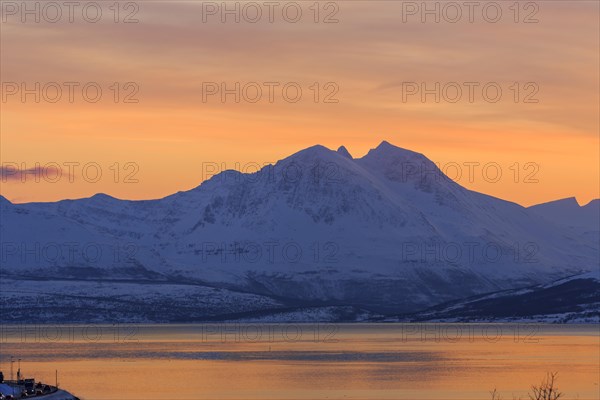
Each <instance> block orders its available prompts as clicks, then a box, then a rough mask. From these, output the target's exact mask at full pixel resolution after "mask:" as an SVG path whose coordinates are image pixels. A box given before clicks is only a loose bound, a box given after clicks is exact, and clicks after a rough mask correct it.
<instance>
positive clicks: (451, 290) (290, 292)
mask: <svg viewBox="0 0 600 400" xmlns="http://www.w3.org/2000/svg"><path fill="white" fill-rule="evenodd" d="M0 212H1V216H2V218H1V221H0V233H1V234H2V244H3V254H2V273H3V274H4V275H8V276H10V277H11V278H13V279H18V277H19V276H31V275H38V276H44V277H46V278H52V277H61V278H64V277H70V278H78V279H84V278H86V279H87V278H93V279H110V278H114V277H120V278H123V277H126V278H127V277H128V278H130V279H132V280H135V279H142V278H143V279H153V280H157V281H163V282H171V283H174V282H181V281H182V280H188V281H190V282H195V283H198V284H202V285H209V286H211V287H218V288H223V289H226V290H234V291H242V292H244V293H252V294H255V295H258V296H266V297H269V298H282V297H283V298H286V299H288V300H289V301H291V302H292V303H294V305H295V306H299V305H301V304H303V303H305V304H307V305H310V306H316V305H322V306H355V307H359V308H366V309H368V310H371V311H373V312H382V313H389V312H410V311H415V310H419V309H424V308H426V307H430V306H433V305H435V304H440V303H442V302H446V301H450V300H455V299H460V298H465V297H468V296H472V295H477V294H483V293H489V292H493V291H498V290H502V289H513V288H518V287H524V286H530V285H536V284H544V283H547V282H551V281H553V280H556V279H560V278H562V277H566V276H569V275H573V274H576V273H581V272H585V271H592V270H594V268H597V260H598V244H597V243H596V244H595V245H594V244H593V243H592V242H591V241H589V240H588V239H586V238H583V239H582V238H580V237H579V235H577V234H576V232H573V231H571V230H569V229H561V228H560V227H558V226H557V225H556V224H554V223H552V222H551V221H548V220H546V219H545V218H543V217H541V216H539V215H537V214H536V213H533V212H531V210H528V209H526V208H523V207H521V206H519V205H517V204H514V203H510V202H507V201H503V200H500V199H497V198H494V197H491V196H486V195H483V194H480V193H476V192H472V191H469V190H467V189H465V188H463V187H461V186H460V185H458V184H456V183H455V182H453V181H452V180H450V179H449V178H447V177H446V176H444V175H443V174H442V173H441V172H440V171H439V170H438V169H437V167H436V166H435V164H433V163H432V162H431V161H429V160H428V159H427V158H426V157H425V156H423V155H421V154H418V153H414V152H411V151H409V150H404V149H401V148H398V147H395V146H393V145H391V144H389V143H387V142H383V143H382V144H380V145H379V146H378V147H377V148H375V149H373V150H371V151H370V152H369V153H368V154H367V155H366V156H365V157H363V158H360V159H353V158H352V157H351V155H350V154H349V153H348V152H347V150H345V148H340V150H338V151H337V152H336V151H332V150H329V149H327V148H325V147H323V146H313V147H310V148H308V149H305V150H302V151H300V152H298V153H296V154H293V155H292V156H290V157H288V158H286V159H283V160H281V161H279V162H277V163H276V164H274V165H270V166H267V167H265V168H263V169H262V170H260V171H258V172H256V173H253V174H242V173H239V172H236V171H226V172H223V173H221V174H219V175H216V176H214V177H212V178H211V179H209V180H207V181H205V182H203V183H202V184H201V185H200V186H198V187H196V188H194V189H192V190H190V191H186V192H179V193H176V194H173V195H171V196H168V197H165V198H163V199H159V200H151V201H125V200H118V199H114V198H112V197H110V196H106V195H96V196H93V197H91V198H88V199H81V200H66V201H60V202H56V203H30V204H10V203H9V202H8V201H5V200H4V201H2V202H1V205H0ZM57 241H58V242H69V243H77V244H79V247H80V248H83V247H85V246H86V244H90V243H91V244H92V245H91V247H90V246H88V248H86V250H89V249H95V248H96V247H99V248H101V249H102V251H101V253H102V256H101V257H97V258H95V259H93V260H90V258H93V257H90V256H89V254H87V253H88V252H87V251H86V252H84V251H80V252H79V253H81V254H78V253H76V255H75V256H72V257H61V258H58V259H57V258H51V257H44V256H42V257H39V259H36V260H33V259H32V257H31V255H29V253H27V251H25V254H23V251H21V250H19V249H20V248H19V246H22V247H24V248H25V249H31V248H35V245H36V244H39V246H40V247H41V248H44V246H46V247H48V243H53V242H57ZM8 242H10V243H12V244H13V247H10V246H5V243H8ZM14 244H17V250H15V248H14ZM96 244H97V246H95V245H96ZM34 253H35V252H34ZM115 254H117V256H116V257H115ZM86 256H87V257H86ZM92 261H93V262H92ZM86 273H87V274H88V275H87V276H86Z"/></svg>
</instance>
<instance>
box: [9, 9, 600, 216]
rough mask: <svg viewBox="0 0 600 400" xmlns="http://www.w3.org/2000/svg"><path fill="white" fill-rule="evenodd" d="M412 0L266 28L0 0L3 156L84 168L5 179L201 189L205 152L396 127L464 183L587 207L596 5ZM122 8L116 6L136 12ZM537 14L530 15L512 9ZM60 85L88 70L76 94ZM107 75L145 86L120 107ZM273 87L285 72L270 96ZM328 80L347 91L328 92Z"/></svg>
mask: <svg viewBox="0 0 600 400" xmlns="http://www.w3.org/2000/svg"><path fill="white" fill-rule="evenodd" d="M258 3H259V4H262V3H261V2H258ZM332 3H333V2H332ZM402 3H403V2H391V1H368V2H367V1H352V2H348V1H346V2H343V1H341V2H335V3H333V4H335V5H336V7H337V8H333V6H331V8H328V9H325V6H326V4H327V3H326V2H325V3H319V4H321V7H322V8H323V9H321V10H320V11H321V13H320V14H319V19H320V20H322V19H323V18H325V15H329V13H330V12H332V11H335V10H338V11H337V12H336V13H335V15H334V18H337V19H338V22H337V23H327V24H326V23H323V22H322V21H321V22H319V23H315V22H314V21H313V18H314V15H313V10H312V9H310V8H309V7H311V5H312V4H313V2H298V3H296V4H300V5H301V9H302V11H303V17H302V19H301V20H300V21H299V22H297V23H290V22H287V21H286V20H285V19H284V18H283V17H282V14H281V13H277V12H275V14H274V22H272V23H270V22H268V21H267V20H266V17H264V18H263V19H262V20H261V21H260V22H259V23H248V22H245V21H243V18H242V21H241V22H240V23H234V22H233V20H232V18H231V17H230V19H229V20H228V21H227V22H226V23H222V22H221V21H220V14H217V15H216V16H213V15H208V16H206V15H205V16H206V17H207V20H208V22H203V13H202V12H203V8H202V3H200V2H170V3H167V2H154V1H153V2H144V1H142V2H138V3H136V4H138V5H139V11H138V12H136V13H135V18H137V19H138V20H139V22H138V23H129V24H124V23H122V22H120V23H114V21H113V20H112V18H113V15H112V14H110V13H109V12H110V10H108V8H107V7H108V3H102V4H103V5H104V9H103V11H104V14H103V18H102V19H101V20H100V22H98V23H95V24H92V23H89V22H86V21H85V20H83V19H82V18H81V17H80V14H77V13H75V21H74V22H73V23H68V22H65V21H62V22H58V23H50V22H48V21H42V22H40V23H34V22H31V21H26V23H22V22H21V21H20V20H19V15H17V16H14V15H7V13H6V10H3V11H4V13H3V16H2V17H3V19H2V24H1V35H0V42H1V61H0V67H1V71H0V73H1V81H2V83H3V95H5V96H6V98H5V99H2V102H1V103H0V107H1V110H0V111H1V117H0V128H1V140H0V145H1V148H0V158H1V161H2V165H3V166H5V167H13V166H14V165H19V166H23V167H24V168H25V169H33V168H35V167H36V163H39V164H40V166H42V167H44V166H46V167H52V166H54V165H61V166H63V169H64V170H65V172H66V168H68V167H65V165H67V166H68V165H69V163H79V165H78V166H75V167H73V168H74V170H73V171H74V173H73V176H72V182H71V180H70V179H69V177H67V176H66V173H65V174H63V176H62V177H61V178H60V179H59V180H58V182H52V180H53V176H50V175H48V177H46V178H47V179H40V182H36V181H35V175H33V174H30V175H26V181H25V182H24V183H23V182H22V181H19V180H15V179H10V177H9V178H5V179H4V180H3V181H2V182H1V183H0V185H1V188H0V192H1V194H2V195H4V196H6V197H7V198H8V199H10V200H12V201H14V202H27V201H50V200H58V199H63V198H79V197H87V196H90V195H93V194H94V193H98V192H105V193H108V194H111V195H113V196H115V197H119V198H128V199H144V198H157V197H162V196H165V195H168V194H171V193H174V192H176V191H179V190H187V189H190V188H192V187H194V186H197V185H198V184H199V183H200V182H201V181H202V179H203V177H205V174H203V171H202V168H203V167H202V166H203V163H204V165H206V163H218V164H221V163H225V165H226V166H227V167H228V168H235V167H236V163H237V164H238V165H241V166H244V165H252V164H249V163H259V164H262V163H265V162H273V161H276V160H278V159H281V158H283V157H286V156H288V155H289V154H291V153H294V152H296V151H298V150H300V149H302V148H305V147H308V146H311V145H314V144H317V143H319V144H322V145H325V146H327V147H330V148H332V149H336V148H337V147H338V146H340V145H342V144H344V145H345V146H346V147H347V148H348V149H349V150H350V152H351V153H352V154H353V155H354V156H355V157H356V156H362V155H364V154H365V153H366V152H367V151H368V150H369V149H370V148H372V147H375V146H376V145H377V144H378V143H379V142H380V141H381V140H388V141H389V142H391V143H393V144H395V145H397V146H400V147H405V148H408V149H411V150H415V151H418V152H421V153H424V154H425V155H427V156H428V157H429V158H430V159H432V160H433V161H436V162H439V163H440V165H441V166H442V167H444V166H445V167H447V168H448V173H449V175H451V176H456V171H457V169H456V165H459V166H461V172H462V174H463V176H462V178H461V179H460V180H458V181H459V183H461V184H462V185H464V186H466V187H468V188H471V189H474V190H477V191H481V192H484V193H488V194H491V195H494V196H497V197H500V198H504V199H507V200H512V201H515V202H518V203H520V204H523V205H530V204H535V203H540V202H545V201H550V200H554V199H558V198H563V197H570V196H576V197H577V199H578V201H579V202H580V204H584V203H587V202H588V201H589V200H591V199H593V198H597V197H599V196H600V194H599V190H600V188H599V181H600V174H599V153H600V147H599V146H600V141H599V135H598V134H599V106H600V105H599V86H600V83H599V75H598V70H599V68H600V65H599V54H600V47H599V46H600V45H599V39H598V37H599V34H600V31H599V20H598V13H599V12H600V10H599V6H598V3H597V2H594V1H570V2H566V1H564V2H562V1H542V2H534V3H535V4H537V5H538V7H539V10H538V11H537V12H536V13H535V18H537V19H538V22H537V23H522V22H521V23H515V22H514V21H513V18H514V15H513V14H512V12H513V11H512V10H510V9H509V8H508V7H509V3H510V4H512V3H513V2H500V3H503V8H502V11H503V16H502V18H501V19H500V21H499V22H497V23H490V22H487V21H486V20H485V19H484V18H483V17H482V14H481V12H479V13H478V12H477V11H476V12H475V14H474V22H473V23H471V22H469V21H468V20H467V19H466V16H465V18H463V19H462V20H460V21H459V22H457V23H449V22H447V21H444V20H443V18H442V20H441V22H440V23H435V22H434V21H433V20H432V19H429V20H427V21H426V22H425V23H422V22H421V21H420V16H419V15H416V16H409V17H407V22H403V21H402V15H403V14H402V11H403V9H402V7H403V4H402ZM459 3H460V2H459ZM483 3H485V2H482V4H483ZM19 4H20V3H19ZM110 4H112V2H110ZM123 4H124V3H121V5H123ZM215 4H221V3H220V2H218V3H215ZM230 4H233V3H230ZM241 4H244V3H241ZM281 4H285V3H281ZM415 4H421V2H417V3H415ZM441 4H443V3H441ZM232 7H233V6H232ZM327 7H329V6H327ZM121 11H122V12H121V14H120V16H119V18H120V19H122V18H123V17H124V16H125V15H126V14H129V10H121ZM263 11H265V10H264V9H263ZM530 12H531V10H521V13H520V15H519V18H520V19H523V18H524V16H525V15H528V14H529V13H530ZM11 82H15V83H17V84H21V83H23V82H25V83H26V85H27V87H28V88H33V87H34V85H35V83H36V82H40V84H41V86H43V85H44V84H47V83H48V82H57V83H58V84H59V85H60V86H61V87H62V88H63V94H62V98H61V99H60V100H59V101H58V102H56V103H50V102H48V101H46V100H47V99H48V98H49V97H52V96H54V92H53V91H51V90H50V91H49V92H47V94H48V97H43V96H42V98H41V101H40V102H39V103H35V102H34V100H33V99H34V96H33V95H28V97H26V98H25V102H23V101H22V100H21V96H20V93H17V94H15V95H7V90H8V88H9V87H8V86H6V85H7V84H10V83H11ZM64 82H77V83H79V86H78V88H76V89H75V92H74V101H73V102H72V103H70V102H69V101H68V99H67V97H68V96H67V91H66V90H67V89H65V86H64ZM87 82H97V83H98V85H99V86H100V87H101V88H102V91H103V96H102V99H101V100H100V101H98V102H97V103H90V102H86V101H85V100H84V99H83V97H82V94H81V87H82V86H83V85H85V84H86V83H87ZM114 82H119V83H120V86H121V90H120V95H121V98H120V99H121V100H122V96H123V95H125V94H127V93H129V92H130V91H131V87H130V88H128V89H124V88H123V85H124V84H125V83H126V82H135V84H136V85H137V87H138V88H139V92H138V93H137V94H136V95H135V96H134V97H135V98H136V99H138V100H139V102H138V103H123V102H122V101H120V102H118V103H115V102H114V100H112V98H113V97H112V96H113V91H112V90H111V89H110V87H111V85H112V84H113V83H114ZM203 82H204V83H205V82H217V83H221V82H226V84H227V85H228V87H230V88H231V87H233V86H234V84H235V82H240V83H241V85H242V86H243V85H244V84H246V83H248V82H258V83H259V84H260V85H261V86H262V88H263V97H262V99H261V100H259V101H258V102H256V103H251V102H249V101H245V100H244V99H243V98H242V99H241V101H240V102H239V103H236V102H234V101H233V95H230V96H229V97H227V98H226V101H225V102H222V101H220V100H219V99H220V97H219V95H218V94H217V95H215V96H212V97H208V98H207V101H206V102H203ZM264 82H277V83H279V86H278V87H277V88H276V89H275V92H274V95H275V97H274V101H273V102H269V101H268V92H267V90H268V89H267V87H266V86H264V85H263V83H264ZM289 82H295V83H296V85H297V86H299V87H300V88H301V89H302V99H301V100H300V101H298V102H296V103H291V102H286V101H285V100H284V99H283V97H282V92H281V87H282V86H283V85H284V84H286V83H289ZM315 82H317V83H318V87H319V95H320V98H319V100H320V101H319V102H315V101H314V99H313V95H314V92H315V90H314V86H312V84H313V83H315ZM328 82H333V83H334V85H333V86H326V84H327V83H328ZM403 82H417V83H419V84H420V83H422V82H425V83H426V84H427V87H433V86H434V84H435V82H440V84H441V85H444V84H446V83H448V82H458V83H460V84H461V85H462V84H463V83H464V82H477V83H478V84H479V89H476V90H475V92H474V93H475V98H474V101H473V102H469V101H468V100H467V93H466V89H465V86H462V87H463V89H464V91H463V97H462V98H461V99H460V100H459V101H457V102H456V103H452V102H450V101H448V98H449V97H452V95H453V92H448V93H447V94H448V96H447V97H446V98H441V100H440V102H439V103H436V102H435V101H434V100H433V95H429V96H428V97H426V99H425V100H426V101H425V102H422V101H421V100H420V97H419V95H415V96H412V97H407V99H406V101H403V89H404V90H406V85H404V86H403ZM488 82H495V83H497V85H498V86H499V87H500V88H501V89H502V90H503V94H502V98H501V99H500V100H499V101H498V102H496V103H491V102H487V101H485V99H484V98H483V97H482V93H481V87H482V86H483V85H485V84H486V83H488ZM515 82H518V87H519V96H520V97H519V100H520V101H519V102H515V101H514V99H513V95H514V89H511V87H512V88H514V86H512V85H513V84H514V83H515ZM527 82H533V84H534V86H535V87H536V88H537V89H539V90H538V91H537V93H536V94H535V95H534V96H533V98H534V99H537V100H538V102H537V103H524V102H523V101H522V100H523V98H524V96H525V95H526V94H528V93H530V92H531V91H532V90H533V89H532V88H533V87H534V86H529V87H525V84H526V83H527ZM311 87H312V88H313V89H311ZM335 87H337V88H338V89H339V90H338V91H337V93H336V94H335V95H334V96H333V98H334V99H337V100H338V102H337V103H324V102H323V101H322V100H323V97H324V96H325V95H327V94H328V93H331V92H332V91H333V89H332V88H335ZM248 93H249V95H248V96H249V97H251V96H253V93H254V92H248ZM289 93H293V91H290V92H289ZM472 162H478V163H480V166H479V167H476V168H475V174H474V175H473V179H472V182H470V181H469V180H468V177H467V176H466V175H467V173H468V169H467V166H466V165H465V163H472ZM89 163H95V164H93V165H92V169H88V170H87V171H88V174H87V175H86V176H85V177H84V176H83V174H82V171H81V170H82V166H83V165H85V164H89ZM115 163H118V168H115ZM490 163H496V164H494V165H497V166H499V167H500V168H501V171H502V177H501V178H500V179H499V180H498V181H497V182H492V181H491V180H492V179H490V177H489V176H485V175H484V174H483V172H482V168H483V166H484V165H485V164H490ZM515 163H517V164H515ZM70 165H74V164H70ZM94 166H96V167H98V166H99V167H100V169H101V171H102V177H100V178H98V180H97V182H91V181H93V180H94V179H93V175H94V172H95V169H94V168H96V167H94ZM111 166H112V167H111ZM451 167H452V168H453V169H452V168H451ZM248 168H250V169H251V167H248ZM116 169H118V170H119V171H120V173H119V175H118V176H115V170H116ZM516 170H518V171H519V174H518V176H515V171H516ZM492 172H493V171H492ZM129 173H131V174H132V175H131V176H129V179H127V176H128V174H129ZM90 174H91V175H92V177H91V178H90ZM529 174H532V175H529ZM84 178H85V179H84ZM492 178H493V176H492ZM86 179H87V181H86ZM115 180H116V181H117V182H115ZM135 181H137V182H135ZM536 181H537V182H536Z"/></svg>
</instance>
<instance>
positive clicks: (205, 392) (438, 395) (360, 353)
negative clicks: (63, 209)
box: [0, 324, 600, 400]
mask: <svg viewBox="0 0 600 400" xmlns="http://www.w3.org/2000/svg"><path fill="white" fill-rule="evenodd" d="M598 329H599V326H598V325H578V326H573V325H569V326H565V325H524V324H522V325H517V324H191V325H112V326H111V325H93V326H92V325H88V326H83V325H69V326H67V325H38V326H32V325H27V326H23V325H21V326H14V325H13V326H2V331H1V334H2V336H1V341H0V343H1V346H0V362H1V366H0V369H2V370H3V371H4V373H5V376H7V377H8V376H9V371H10V362H9V360H10V356H11V355H12V356H15V357H16V358H21V359H22V370H23V372H24V373H25V375H26V376H35V377H36V379H41V380H43V381H47V382H49V383H54V381H55V370H56V369H58V373H59V384H60V386H61V387H63V388H65V389H67V390H69V391H71V392H72V393H74V394H75V395H77V396H79V397H80V398H82V399H84V400H91V399H119V400H121V399H229V400H231V399H427V400H429V399H489V398H490V394H489V391H490V390H493V389H494V388H497V389H498V391H499V392H500V393H501V394H502V397H503V398H508V399H512V398H513V396H515V398H519V396H520V397H522V398H528V397H527V390H528V389H529V388H530V386H531V384H538V383H540V381H541V380H542V378H543V377H544V376H545V374H546V373H547V372H551V371H554V372H558V374H559V380H558V383H559V388H560V390H561V391H562V392H564V393H565V399H580V400H583V399H599V398H600V394H599V391H600V388H599V380H600V378H599V376H600V336H599V332H598ZM15 371H16V369H15Z"/></svg>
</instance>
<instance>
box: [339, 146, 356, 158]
mask: <svg viewBox="0 0 600 400" xmlns="http://www.w3.org/2000/svg"><path fill="white" fill-rule="evenodd" d="M337 152H338V153H339V154H341V155H343V156H344V157H346V158H349V159H352V155H351V154H350V152H349V151H348V149H347V148H346V147H345V146H340V147H339V148H338V149H337Z"/></svg>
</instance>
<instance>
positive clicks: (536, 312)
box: [387, 271, 600, 324]
mask: <svg viewBox="0 0 600 400" xmlns="http://www.w3.org/2000/svg"><path fill="white" fill-rule="evenodd" d="M599 274H600V272H598V271H596V272H591V273H585V274H581V275H575V276H571V277H568V278H565V279H560V280H558V281H556V282H552V283H550V284H546V285H536V286H533V287H529V288H525V289H518V290H505V291H501V292H496V293H493V294H488V295H482V296H475V297H473V298H469V299H465V300H460V301H455V302H450V303H447V304H443V305H439V306H436V307H433V308H431V309H429V310H425V311H423V312H420V313H416V314H413V315H406V316H402V317H400V318H399V319H398V320H400V321H411V322H416V321H420V322H423V321H429V322H432V321H436V322H483V321H495V322H501V321H504V322H510V321H521V322H524V321H529V322H559V323H590V322H593V323H596V324H597V323H599V322H600V275H599ZM387 320H390V318H388V319H387Z"/></svg>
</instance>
